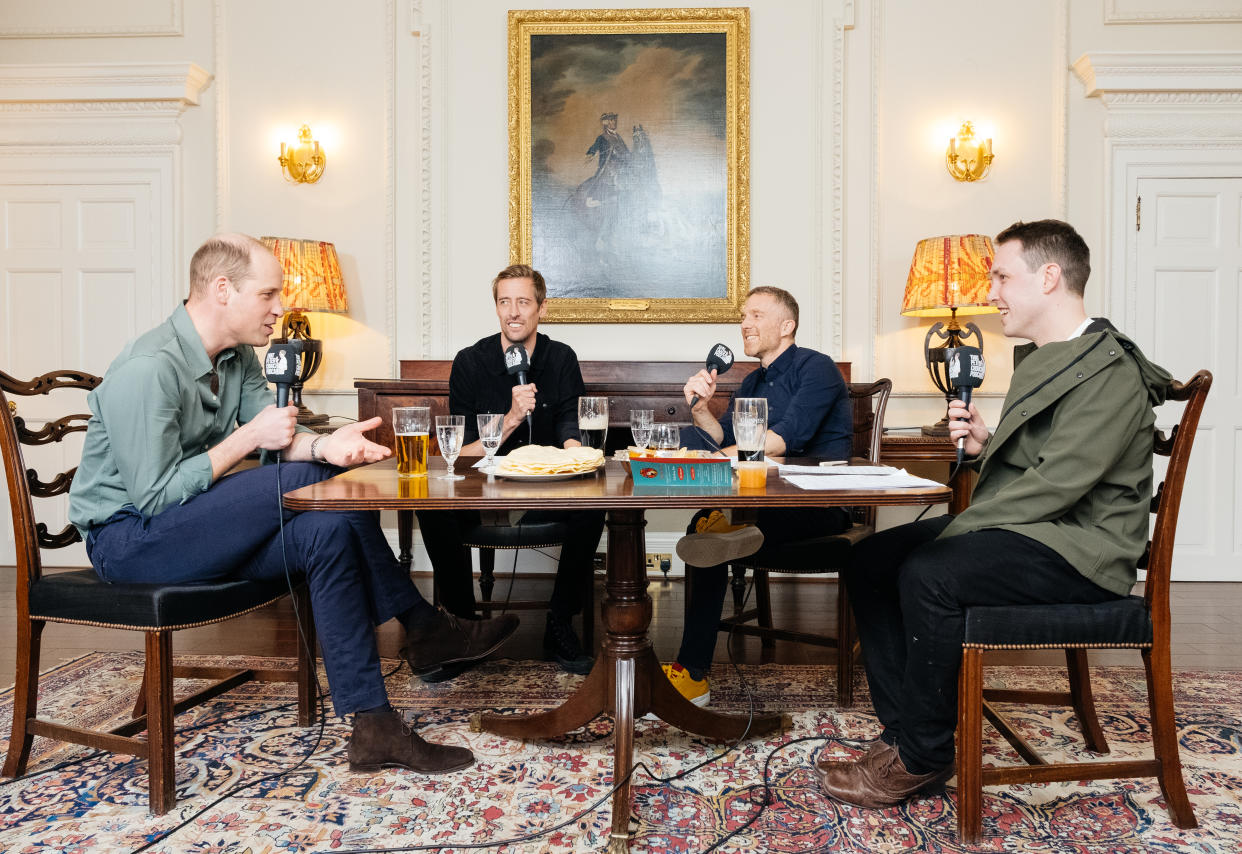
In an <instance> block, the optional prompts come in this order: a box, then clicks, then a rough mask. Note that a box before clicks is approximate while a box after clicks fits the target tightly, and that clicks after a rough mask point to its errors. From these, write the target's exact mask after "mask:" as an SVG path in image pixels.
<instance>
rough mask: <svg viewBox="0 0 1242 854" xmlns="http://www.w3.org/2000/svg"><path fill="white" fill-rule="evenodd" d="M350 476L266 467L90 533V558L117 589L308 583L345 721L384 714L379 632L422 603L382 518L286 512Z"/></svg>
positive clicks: (126, 513) (127, 512)
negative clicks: (287, 496)
mask: <svg viewBox="0 0 1242 854" xmlns="http://www.w3.org/2000/svg"><path fill="white" fill-rule="evenodd" d="M339 471H340V470H339V469H337V468H335V467H333V466H329V465H323V464H320V463H284V464H281V465H279V466H276V465H267V466H260V467H258V468H254V469H247V470H246V471H241V472H238V473H236V474H231V475H228V476H226V477H223V478H221V479H220V480H218V481H217V482H216V483H214V484H213V485H212V486H211V488H210V489H208V490H207V491H206V492H204V493H201V494H200V495H196V496H195V497H194V498H191V499H190V500H189V501H187V502H185V503H184V504H178V505H176V506H173V507H169V508H167V509H166V510H164V511H162V512H160V513H158V514H157V515H155V516H152V517H151V518H149V519H144V518H143V516H142V514H141V513H139V512H138V511H137V510H136V509H134V508H133V507H132V506H131V507H125V508H123V509H122V510H120V511H119V512H117V513H116V514H114V515H113V516H112V517H111V518H110V519H108V520H107V521H106V522H104V523H103V524H102V525H96V526H95V527H93V528H92V529H91V532H90V536H88V537H87V539H86V549H87V554H88V555H89V556H90V559H91V563H92V564H93V565H94V567H95V571H96V572H97V573H98V574H99V577H100V578H102V579H103V580H104V581H108V582H114V583H139V584H149V583H162V584H184V583H188V582H196V581H218V580H221V579H225V578H251V579H273V578H283V577H285V575H286V573H288V575H289V576H290V577H293V578H298V577H302V576H305V577H306V580H307V584H308V586H309V587H310V595H311V606H312V608H313V610H314V616H315V629H316V631H317V632H318V634H319V642H320V647H321V649H322V651H323V660H324V667H325V668H326V669H327V672H328V684H329V685H330V687H331V689H332V705H333V706H334V707H335V709H336V712H337V714H338V715H346V714H349V713H351V712H356V711H358V710H360V709H370V708H374V707H376V706H382V705H384V704H385V703H386V702H387V701H388V695H387V692H386V691H385V690H384V679H383V675H382V671H381V670H380V662H379V652H378V651H377V649H376V647H375V630H374V627H375V626H377V625H379V624H380V623H384V622H387V621H388V620H390V619H392V618H393V617H395V616H397V615H398V614H403V613H405V612H407V611H409V610H410V609H411V608H413V607H414V606H416V605H417V604H419V603H420V602H422V601H423V598H422V596H421V595H420V594H419V592H418V590H417V589H416V588H415V587H414V584H413V582H412V581H410V577H409V575H408V574H407V573H405V572H403V571H402V569H401V566H400V564H399V563H398V562H397V558H396V556H395V555H394V554H393V553H392V549H391V548H389V546H388V542H387V540H385V539H384V535H383V532H382V531H381V530H380V526H379V514H378V513H373V512H368V511H359V512H348V513H328V512H307V513H297V512H294V511H290V510H286V509H284V508H283V507H281V495H282V494H283V493H284V492H288V491H290V490H293V489H297V488H299V487H302V486H307V485H308V484H312V483H317V482H318V481H321V480H326V479H327V478H329V477H332V476H333V475H335V474H337V473H338V472H339ZM282 523H283V536H282Z"/></svg>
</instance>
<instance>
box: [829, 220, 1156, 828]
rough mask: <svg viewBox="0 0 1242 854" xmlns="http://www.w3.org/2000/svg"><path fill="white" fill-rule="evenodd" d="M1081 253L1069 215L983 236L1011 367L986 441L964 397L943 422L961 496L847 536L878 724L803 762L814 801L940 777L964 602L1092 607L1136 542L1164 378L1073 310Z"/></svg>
mask: <svg viewBox="0 0 1242 854" xmlns="http://www.w3.org/2000/svg"><path fill="white" fill-rule="evenodd" d="M1090 270H1091V267H1090V253H1089V251H1088V249H1087V246H1086V244H1085V243H1084V242H1083V240H1082V238H1081V237H1080V236H1079V235H1078V233H1077V232H1076V231H1074V229H1073V228H1072V227H1070V226H1069V225H1068V224H1066V223H1063V222H1059V221H1056V220H1042V221H1039V222H1030V223H1021V222H1019V223H1015V224H1014V225H1012V226H1010V227H1009V228H1007V229H1005V231H1003V232H1001V233H1000V234H999V235H997V238H996V257H995V258H994V260H993V262H992V269H991V278H992V290H991V293H990V295H989V298H990V300H991V302H992V304H993V305H995V306H996V307H997V308H998V309H999V310H1000V318H1001V325H1002V326H1003V328H1004V330H1005V334H1006V335H1008V336H1010V337H1016V338H1026V339H1029V340H1030V341H1031V342H1032V343H1031V344H1027V345H1023V346H1020V347H1018V348H1016V349H1015V351H1014V363H1015V367H1014V374H1013V380H1012V382H1011V383H1010V387H1009V392H1008V394H1007V395H1006V398H1005V403H1004V407H1003V409H1002V412H1001V418H1000V422H999V424H998V425H997V428H996V432H995V434H993V435H991V436H989V432H988V428H987V425H986V424H984V422H983V419H982V418H981V417H980V415H979V412H978V410H977V409H976V408H975V407H974V405H973V404H972V405H970V406H969V407H966V406H963V405H962V402H961V401H954V402H953V403H951V404H950V405H949V410H948V415H949V419H950V425H951V426H950V435H951V436H952V438H953V439H954V440H958V439H962V440H963V442H964V446H965V451H966V453H967V455H968V456H969V457H970V458H971V460H972V465H974V466H976V467H977V468H978V470H979V481H978V484H977V485H976V487H975V491H974V495H973V498H972V503H971V506H970V507H968V508H967V509H966V510H965V511H963V512H962V513H961V514H960V515H958V516H957V517H952V516H944V517H940V518H937V519H928V520H924V521H918V522H913V523H911V524H908V525H902V526H900V527H898V528H893V529H890V530H887V531H884V532H882V533H880V534H877V535H876V536H874V537H871V538H870V539H868V540H866V541H865V542H863V543H862V544H860V545H859V547H858V548H857V550H856V552H855V555H854V558H853V562H852V566H851V568H850V569H849V570H848V571H847V572H846V573H845V582H846V584H847V585H848V589H849V595H850V601H851V603H852V605H853V607H854V613H855V616H856V617H857V621H858V631H859V636H860V639H861V641H862V647H863V651H864V658H865V663H866V669H867V681H868V683H869V685H870V688H871V696H872V700H873V703H874V705H875V710H876V714H877V716H878V717H879V719H880V723H881V724H883V726H884V730H883V733H882V734H881V736H880V739H879V740H878V741H877V742H876V743H875V744H874V745H873V746H872V747H871V749H870V750H869V751H868V752H867V753H866V754H865V755H864V756H863V757H862V758H861V759H859V760H858V761H857V762H852V763H823V762H821V763H818V764H817V766H816V775H817V777H818V778H819V781H820V785H821V787H822V788H823V789H824V790H825V791H826V792H827V793H828V794H829V795H831V796H833V797H835V798H837V799H839V800H843V801H846V802H848V803H852V804H856V805H859V806H864V807H873V808H881V807H887V806H892V805H895V804H898V803H900V802H902V801H904V800H905V799H906V798H909V797H911V796H912V795H915V794H918V793H919V792H921V791H924V790H927V789H930V788H933V787H935V786H938V785H939V784H941V783H943V781H944V780H946V779H947V778H948V777H949V776H950V775H951V774H952V773H953V753H954V743H953V733H954V726H955V723H956V714H957V709H956V701H957V672H958V666H959V664H960V662H961V649H962V639H963V637H964V635H965V622H964V612H965V609H966V608H967V607H970V606H974V605H1019V604H1036V603H1093V602H1102V601H1106V600H1109V599H1114V598H1118V597H1121V596H1125V595H1127V594H1128V593H1129V592H1130V588H1131V587H1132V586H1133V585H1134V582H1135V580H1136V563H1137V561H1138V558H1139V556H1140V555H1141V554H1142V551H1143V547H1144V544H1145V543H1146V540H1147V526H1148V512H1149V510H1148V508H1149V504H1150V501H1151V494H1152V445H1153V440H1154V432H1155V431H1154V424H1155V414H1154V412H1153V407H1154V406H1157V405H1159V404H1160V403H1162V402H1163V401H1164V396H1165V391H1166V389H1167V387H1168V385H1169V382H1170V379H1171V378H1170V376H1169V374H1168V373H1167V372H1165V371H1164V370H1163V369H1161V368H1159V367H1157V366H1156V365H1154V364H1152V363H1151V362H1149V361H1148V360H1147V359H1146V358H1145V357H1144V356H1143V354H1142V353H1141V352H1140V351H1139V350H1138V348H1137V347H1136V346H1135V345H1134V343H1133V342H1131V341H1130V340H1129V339H1128V338H1126V337H1125V336H1124V335H1122V334H1121V333H1120V332H1118V331H1117V330H1116V329H1115V328H1113V326H1112V324H1111V323H1109V322H1108V321H1107V320H1104V319H1102V318H1096V319H1092V318H1088V317H1087V315H1086V312H1085V310H1084V307H1083V289H1084V286H1085V285H1086V281H1087V277H1088V275H1089V274H1090Z"/></svg>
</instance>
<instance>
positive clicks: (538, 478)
mask: <svg viewBox="0 0 1242 854" xmlns="http://www.w3.org/2000/svg"><path fill="white" fill-rule="evenodd" d="M603 467H604V461H603V460H600V463H599V465H597V466H596V467H595V468H593V469H587V470H586V471H570V472H552V473H550V474H517V473H514V474H505V473H504V472H502V471H499V470H497V471H496V472H495V475H496V477H503V478H504V479H505V480H515V481H519V482H522V483H539V482H548V481H554V480H573V479H574V478H575V477H585V476H586V475H588V474H595V473H596V472H597V471H599V470H600V469H602V468H603Z"/></svg>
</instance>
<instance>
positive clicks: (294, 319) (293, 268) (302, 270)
mask: <svg viewBox="0 0 1242 854" xmlns="http://www.w3.org/2000/svg"><path fill="white" fill-rule="evenodd" d="M260 240H261V241H262V242H263V245H264V246H266V247H267V248H268V249H270V250H272V254H273V255H275V256H276V260H277V261H279V262H280V267H281V269H282V270H283V271H284V282H283V285H282V288H281V294H280V301H281V303H282V304H283V305H284V307H285V319H284V323H283V325H282V326H281V336H282V337H281V338H278V339H276V340H277V341H289V340H292V339H296V340H299V341H301V342H302V370H301V371H300V372H299V375H298V379H297V380H296V381H295V382H294V383H293V388H292V398H293V403H294V404H295V405H296V406H297V408H298V423H299V424H306V425H308V426H311V427H314V426H317V425H321V424H326V423H327V421H328V416H327V415H316V414H315V413H313V412H311V411H310V410H309V409H307V408H306V405H305V404H304V403H302V385H303V384H304V383H305V382H306V381H307V380H309V379H310V378H311V377H312V376H314V375H315V371H316V370H318V368H319V363H320V361H321V360H322V359H323V343H322V342H320V341H318V340H316V339H315V338H312V337H311V328H310V321H309V320H308V319H307V317H306V314H305V312H308V311H322V312H327V313H329V314H345V313H346V312H347V311H348V310H349V303H348V301H347V300H346V298H345V280H344V279H343V278H342V277H341V263H340V261H339V260H338V259H337V257H336V247H334V246H333V245H332V244H331V243H324V242H323V241H320V240H295V239H292V238H288V237H262V238H260Z"/></svg>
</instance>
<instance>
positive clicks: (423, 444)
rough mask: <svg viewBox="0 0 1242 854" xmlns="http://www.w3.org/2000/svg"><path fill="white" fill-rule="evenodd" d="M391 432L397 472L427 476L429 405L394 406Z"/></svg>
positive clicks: (429, 441) (411, 475)
mask: <svg viewBox="0 0 1242 854" xmlns="http://www.w3.org/2000/svg"><path fill="white" fill-rule="evenodd" d="M392 432H393V435H394V436H395V437H396V445H397V446H396V448H395V449H394V450H395V451H396V454H397V474H398V475H400V476H402V477H426V476H427V452H428V450H429V446H430V444H431V437H430V434H431V407H429V406H395V407H393V410H392Z"/></svg>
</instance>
